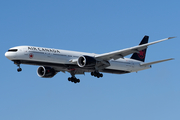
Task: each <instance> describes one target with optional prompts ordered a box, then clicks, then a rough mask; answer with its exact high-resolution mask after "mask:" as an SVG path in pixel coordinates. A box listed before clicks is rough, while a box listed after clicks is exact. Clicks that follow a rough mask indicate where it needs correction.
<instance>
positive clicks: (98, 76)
mask: <svg viewBox="0 0 180 120" xmlns="http://www.w3.org/2000/svg"><path fill="white" fill-rule="evenodd" d="M91 75H92V76H94V77H97V78H100V77H103V74H102V73H99V72H97V71H94V72H91Z"/></svg>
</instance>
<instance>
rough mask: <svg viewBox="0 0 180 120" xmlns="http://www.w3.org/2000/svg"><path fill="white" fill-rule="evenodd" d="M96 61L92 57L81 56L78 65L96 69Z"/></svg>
mask: <svg viewBox="0 0 180 120" xmlns="http://www.w3.org/2000/svg"><path fill="white" fill-rule="evenodd" d="M96 62H97V61H96V59H95V58H94V57H90V56H81V57H79V58H78V61H77V64H78V66H79V67H94V66H95V65H96Z"/></svg>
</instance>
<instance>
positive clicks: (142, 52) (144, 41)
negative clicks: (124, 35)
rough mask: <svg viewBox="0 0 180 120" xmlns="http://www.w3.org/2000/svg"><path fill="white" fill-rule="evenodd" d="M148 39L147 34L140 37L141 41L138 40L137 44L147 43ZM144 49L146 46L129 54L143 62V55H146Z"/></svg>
mask: <svg viewBox="0 0 180 120" xmlns="http://www.w3.org/2000/svg"><path fill="white" fill-rule="evenodd" d="M148 39H149V36H144V38H143V39H142V41H141V42H140V44H139V45H142V44H146V43H148ZM146 50H147V48H146V49H144V50H141V51H139V53H134V54H133V55H132V56H131V59H134V60H139V61H142V62H144V61H145V57H146Z"/></svg>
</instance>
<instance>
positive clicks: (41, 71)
mask: <svg viewBox="0 0 180 120" xmlns="http://www.w3.org/2000/svg"><path fill="white" fill-rule="evenodd" d="M37 74H38V76H39V77H42V78H52V77H53V76H54V75H55V74H56V72H55V70H54V69H53V68H51V67H44V66H41V67H39V68H38V69H37Z"/></svg>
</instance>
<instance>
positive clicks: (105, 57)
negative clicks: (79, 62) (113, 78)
mask: <svg viewBox="0 0 180 120" xmlns="http://www.w3.org/2000/svg"><path fill="white" fill-rule="evenodd" d="M172 38H175V37H169V38H165V39H161V40H158V41H154V42H151V43H147V44H142V45H138V46H134V47H131V48H126V49H122V50H118V51H114V52H109V53H104V54H100V55H97V56H95V58H96V59H99V60H111V59H114V60H116V59H119V58H124V56H127V55H130V54H132V53H139V51H141V50H144V49H146V48H147V47H148V46H149V45H153V44H156V43H159V42H162V41H165V40H169V39H172Z"/></svg>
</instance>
